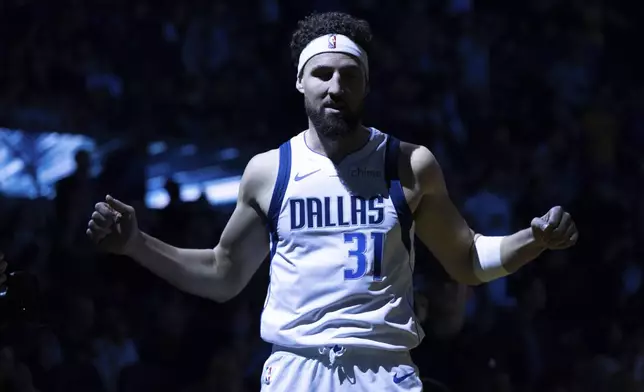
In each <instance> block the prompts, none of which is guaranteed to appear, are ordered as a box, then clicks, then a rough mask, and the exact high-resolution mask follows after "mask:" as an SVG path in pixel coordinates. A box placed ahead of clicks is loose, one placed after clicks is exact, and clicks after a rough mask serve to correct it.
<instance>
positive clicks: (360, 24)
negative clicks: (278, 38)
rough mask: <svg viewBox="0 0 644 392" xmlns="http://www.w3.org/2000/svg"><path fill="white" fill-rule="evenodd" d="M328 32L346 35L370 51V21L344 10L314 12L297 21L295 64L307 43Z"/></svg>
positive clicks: (294, 50) (294, 42)
mask: <svg viewBox="0 0 644 392" xmlns="http://www.w3.org/2000/svg"><path fill="white" fill-rule="evenodd" d="M327 34H340V35H345V36H347V37H349V38H350V39H351V40H352V41H353V42H355V43H357V44H358V45H360V46H361V47H362V49H364V50H365V51H366V52H367V54H369V52H370V49H371V38H372V34H371V26H369V22H367V21H366V20H363V19H358V18H356V17H353V16H351V15H349V14H346V13H343V12H324V13H315V12H314V13H312V14H311V15H309V16H307V17H306V18H304V19H302V20H301V21H299V22H298V23H297V30H295V32H294V33H293V37H292V38H291V58H292V60H293V63H294V64H295V66H297V63H298V61H299V59H300V54H301V53H302V50H304V48H305V47H306V45H308V44H309V42H311V41H313V40H314V39H316V38H318V37H322V36H323V35H327Z"/></svg>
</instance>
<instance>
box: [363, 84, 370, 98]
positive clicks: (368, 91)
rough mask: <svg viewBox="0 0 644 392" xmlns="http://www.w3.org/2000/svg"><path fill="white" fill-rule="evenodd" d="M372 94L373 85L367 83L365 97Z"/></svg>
mask: <svg viewBox="0 0 644 392" xmlns="http://www.w3.org/2000/svg"><path fill="white" fill-rule="evenodd" d="M370 92H371V84H369V81H367V85H366V86H365V87H364V96H365V97H366V96H367V95H369V93H370Z"/></svg>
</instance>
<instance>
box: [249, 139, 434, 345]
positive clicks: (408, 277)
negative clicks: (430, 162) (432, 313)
mask: <svg viewBox="0 0 644 392" xmlns="http://www.w3.org/2000/svg"><path fill="white" fill-rule="evenodd" d="M304 135H305V133H304V132H302V133H300V134H299V135H297V136H295V137H294V138H292V139H291V140H290V141H288V142H286V143H285V144H283V145H282V146H281V147H280V167H279V172H278V176H277V182H276V185H275V190H274V192H273V198H272V200H271V205H270V209H269V213H268V220H269V228H270V230H271V267H270V285H269V289H268V294H267V297H266V303H265V306H264V311H263V313H262V319H261V336H262V338H263V339H264V340H265V341H267V342H270V343H273V344H278V345H281V346H286V347H319V346H329V345H336V344H337V345H342V346H347V347H351V346H358V347H371V348H381V349H387V350H401V351H402V350H409V349H412V348H414V347H416V346H417V345H418V344H419V343H420V341H421V340H422V338H423V336H424V334H423V331H422V329H421V327H420V325H419V324H418V322H417V320H416V315H415V314H414V308H413V287H412V272H413V268H414V253H413V223H412V222H413V221H412V216H411V211H410V209H409V207H408V205H407V203H406V201H405V197H404V194H403V190H402V187H401V185H400V181H399V180H398V168H397V163H398V154H399V153H398V151H399V141H398V140H396V139H395V138H393V137H391V136H388V135H386V134H384V133H381V132H380V131H378V130H376V129H371V137H370V140H369V142H368V143H367V144H366V145H365V146H364V147H363V148H362V149H360V150H359V151H357V152H355V153H353V154H351V155H349V156H347V157H346V158H345V159H344V160H343V161H342V162H341V163H340V164H338V165H334V164H333V163H332V162H331V161H330V160H329V159H328V158H327V157H325V156H323V155H320V154H318V153H315V152H314V151H312V150H311V149H309V148H308V146H307V144H306V140H305V136H304Z"/></svg>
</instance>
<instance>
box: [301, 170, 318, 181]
mask: <svg viewBox="0 0 644 392" xmlns="http://www.w3.org/2000/svg"><path fill="white" fill-rule="evenodd" d="M320 170H322V169H317V170H315V171H312V172H310V173H306V174H304V175H300V173H297V174H296V175H295V181H301V180H303V179H305V178H306V177H308V176H312V175H314V174H315V173H317V172H319V171H320Z"/></svg>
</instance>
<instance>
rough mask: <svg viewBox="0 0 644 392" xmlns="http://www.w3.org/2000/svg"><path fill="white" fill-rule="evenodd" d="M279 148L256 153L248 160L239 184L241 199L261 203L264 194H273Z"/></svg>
mask: <svg viewBox="0 0 644 392" xmlns="http://www.w3.org/2000/svg"><path fill="white" fill-rule="evenodd" d="M279 156H280V152H279V149H273V150H269V151H266V152H263V153H260V154H257V155H255V156H254V157H253V158H251V160H250V161H248V164H247V165H246V169H244V174H243V175H242V179H241V183H240V185H239V199H240V201H246V202H249V201H256V202H258V203H259V204H260V205H264V204H265V203H263V202H262V199H263V198H264V197H263V196H264V195H266V194H268V195H269V197H270V195H271V194H272V189H273V187H274V186H275V181H276V179H277V171H278V168H279Z"/></svg>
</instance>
